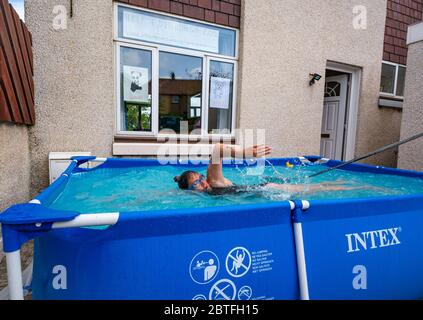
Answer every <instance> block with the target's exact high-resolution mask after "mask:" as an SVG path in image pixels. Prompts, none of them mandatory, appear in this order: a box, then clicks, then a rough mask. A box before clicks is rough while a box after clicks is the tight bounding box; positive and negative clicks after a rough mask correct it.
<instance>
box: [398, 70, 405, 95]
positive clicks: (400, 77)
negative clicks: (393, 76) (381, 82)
mask: <svg viewBox="0 0 423 320" xmlns="http://www.w3.org/2000/svg"><path fill="white" fill-rule="evenodd" d="M405 73H406V68H404V67H398V80H397V96H400V97H402V96H403V95H404V87H405Z"/></svg>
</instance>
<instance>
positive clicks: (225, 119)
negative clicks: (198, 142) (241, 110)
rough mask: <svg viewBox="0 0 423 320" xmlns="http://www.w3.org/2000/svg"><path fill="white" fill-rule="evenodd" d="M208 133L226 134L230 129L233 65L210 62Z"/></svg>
mask: <svg viewBox="0 0 423 320" xmlns="http://www.w3.org/2000/svg"><path fill="white" fill-rule="evenodd" d="M209 84H210V93H209V95H210V96H209V121H208V122H209V133H211V134H228V133H230V131H231V129H232V109H233V108H232V107H233V106H232V104H233V86H234V64H233V63H227V62H220V61H211V62H210V79H209Z"/></svg>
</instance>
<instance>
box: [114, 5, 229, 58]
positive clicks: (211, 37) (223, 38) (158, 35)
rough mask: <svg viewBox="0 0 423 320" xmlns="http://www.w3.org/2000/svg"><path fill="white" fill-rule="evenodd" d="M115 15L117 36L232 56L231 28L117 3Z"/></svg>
mask: <svg viewBox="0 0 423 320" xmlns="http://www.w3.org/2000/svg"><path fill="white" fill-rule="evenodd" d="M118 14H119V24H118V27H119V37H121V38H128V39H134V40H139V41H145V42H152V43H157V44H163V45H167V46H173V47H179V48H188V49H192V50H198V51H203V52H212V53H218V54H221V55H226V56H232V57H234V56H235V42H236V32H235V31H234V30H231V29H226V28H220V27H216V26H212V25H208V24H203V23H199V22H193V21H189V20H185V19H178V18H174V17H169V16H165V15H160V14H156V13H152V12H146V11H141V10H136V9H131V8H125V7H121V6H120V7H119V11H118Z"/></svg>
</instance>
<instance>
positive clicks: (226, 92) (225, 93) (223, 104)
mask: <svg viewBox="0 0 423 320" xmlns="http://www.w3.org/2000/svg"><path fill="white" fill-rule="evenodd" d="M230 94H231V80H230V79H225V78H216V77H211V85H210V108H214V109H229V104H230Z"/></svg>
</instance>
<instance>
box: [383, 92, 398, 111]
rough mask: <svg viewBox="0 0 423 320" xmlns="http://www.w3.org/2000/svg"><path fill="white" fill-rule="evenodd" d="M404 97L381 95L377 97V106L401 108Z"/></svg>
mask: <svg viewBox="0 0 423 320" xmlns="http://www.w3.org/2000/svg"><path fill="white" fill-rule="evenodd" d="M403 103H404V99H403V98H401V97H392V96H391V97H390V96H383V95H381V96H380V97H379V107H380V108H393V109H400V110H402V108H403Z"/></svg>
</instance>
